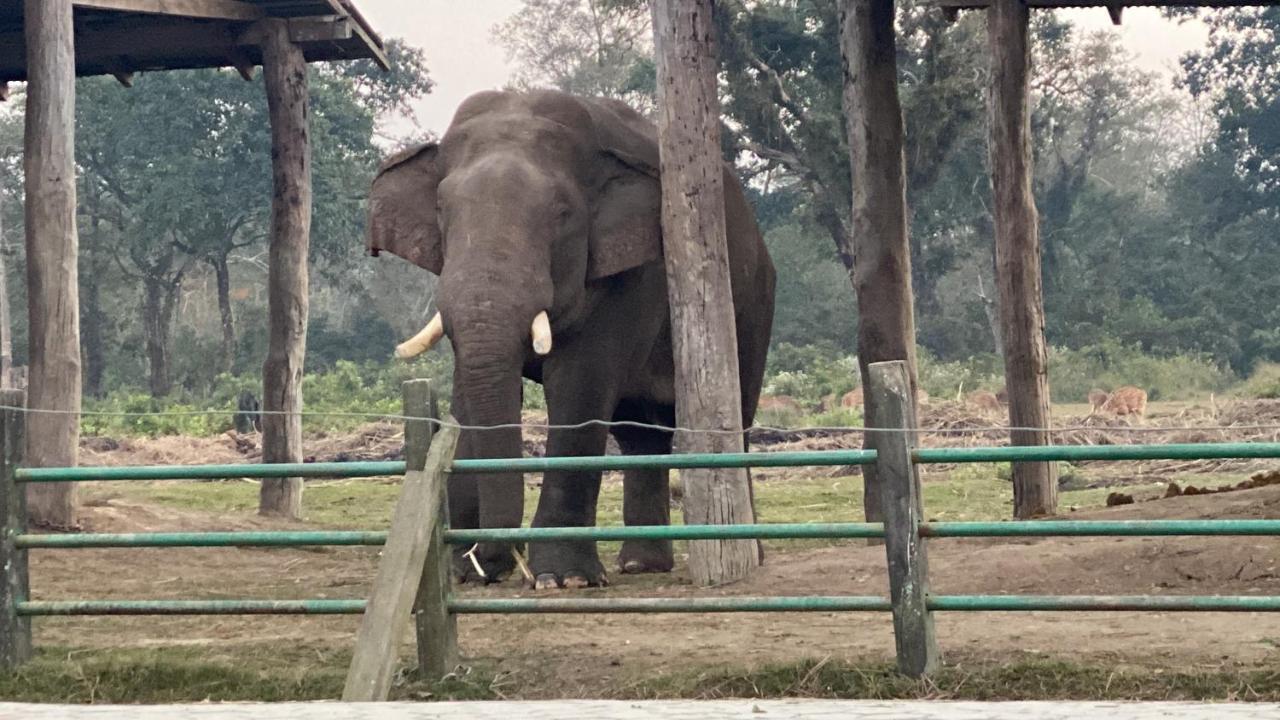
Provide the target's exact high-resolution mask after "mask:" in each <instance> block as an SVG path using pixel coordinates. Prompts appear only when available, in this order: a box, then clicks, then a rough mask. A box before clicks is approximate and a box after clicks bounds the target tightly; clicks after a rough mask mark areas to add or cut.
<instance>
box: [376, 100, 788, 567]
mask: <svg viewBox="0 0 1280 720" xmlns="http://www.w3.org/2000/svg"><path fill="white" fill-rule="evenodd" d="M725 181H726V188H725V194H726V208H727V211H726V221H727V226H728V241H729V261H730V268H731V272H732V282H733V300H734V308H735V313H734V314H735V317H736V322H737V330H738V344H739V352H738V356H739V357H738V360H739V366H740V369H741V386H742V407H743V418H744V422H746V423H747V424H748V425H749V424H750V423H751V421H752V418H753V416H754V411H755V407H756V400H757V399H758V397H759V394H760V385H761V378H762V376H763V374H764V364H765V353H766V349H767V347H768V344H769V333H770V328H771V325H772V322H773V298H774V270H773V265H772V263H771V261H770V259H769V256H768V252H767V251H766V250H765V246H764V242H763V240H762V239H761V237H760V232H759V229H758V228H757V227H756V222H755V217H754V215H753V213H752V211H751V209H750V207H749V206H748V205H747V202H746V200H745V197H744V196H743V192H742V188H741V186H740V185H739V183H738V181H737V179H736V178H735V177H734V176H733V174H732V173H731V172H729V171H728V169H727V168H726V172H725ZM660 209H661V193H660V186H659V183H658V148H657V133H656V129H655V128H654V126H653V124H652V123H650V122H649V121H647V120H645V119H644V118H643V117H642V116H640V115H639V114H638V113H636V112H634V111H632V110H631V109H630V108H628V107H627V106H625V105H623V104H622V103H619V102H615V101H610V100H599V99H582V98H577V97H573V96H570V95H566V94H564V93H560V92H554V91H536V92H531V93H511V92H485V93H480V94H478V95H475V96H472V97H471V98H469V99H468V100H466V101H465V102H464V103H463V104H462V106H461V107H460V108H459V109H458V112H457V114H456V115H455V117H454V119H453V123H452V125H451V126H450V128H449V130H448V132H447V133H446V134H445V136H444V138H443V139H442V140H441V141H440V142H439V144H435V143H432V144H428V145H423V146H420V147H416V148H411V149H409V150H407V151H405V152H403V153H400V154H399V155H397V156H396V157H394V158H391V159H390V160H388V161H387V163H386V164H384V165H383V168H382V169H381V171H380V172H379V174H378V177H377V179H375V180H374V184H373V190H372V194H371V196H370V235H369V246H370V249H371V250H372V251H373V252H374V254H377V251H379V250H386V251H389V252H392V253H394V254H396V255H399V256H400V257H403V258H405V259H407V260H409V261H410V262H413V263H415V264H417V265H419V266H421V267H423V268H425V269H427V270H429V271H430V272H432V273H435V274H437V275H439V276H440V283H439V288H438V295H437V298H438V305H439V309H440V311H441V313H442V315H443V317H444V326H445V332H446V334H447V336H448V337H449V339H450V341H451V342H452V344H453V350H454V354H455V357H456V369H455V371H454V385H453V387H454V391H453V392H454V395H453V405H452V408H453V414H454V415H455V416H456V417H457V418H458V420H459V421H460V422H461V423H463V424H464V425H478V426H493V425H502V424H508V423H519V422H520V409H521V376H522V375H523V376H524V377H527V378H530V379H532V380H535V381H537V382H540V383H542V385H543V387H544V388H545V390H546V398H547V409H548V415H549V421H550V424H552V425H574V424H578V423H582V422H583V421H587V420H600V419H603V420H633V421H640V422H645V423H654V424H660V425H664V426H671V425H673V424H674V420H675V408H674V403H675V397H674V392H673V360H672V350H671V329H670V311H669V307H668V304H667V287H666V274H665V269H664V266H663V260H662V237H661V229H660ZM543 310H546V311H548V313H549V315H550V319H551V327H552V333H553V338H554V347H553V349H552V351H551V353H550V354H549V355H547V356H545V357H542V356H538V355H536V354H535V353H534V352H533V350H532V346H531V338H530V324H531V322H532V320H533V318H534V316H535V315H537V314H538V313H539V312H541V311H543ZM607 432H610V430H607V429H606V428H603V427H589V428H585V429H581V430H551V432H550V435H549V437H548V441H547V454H548V455H549V456H565V455H570V456H572V455H602V454H604V451H605V441H606V433H607ZM611 432H612V433H613V435H614V437H615V438H616V439H617V441H618V444H619V446H620V447H621V448H622V450H623V452H624V453H627V454H660V453H668V452H670V451H671V436H670V434H668V433H664V432H660V431H653V430H641V429H629V428H625V427H621V428H614V429H613V430H612V431H611ZM458 452H459V454H458V457H459V458H504V457H519V456H520V454H521V435H520V431H519V429H510V430H507V429H500V430H485V431H464V432H463V433H462V437H461V440H460V445H459V448H458ZM599 491H600V473H594V472H551V473H547V474H546V476H545V477H544V478H543V483H542V493H541V498H540V500H539V503H538V509H537V513H536V515H535V516H534V521H533V525H534V526H535V527H556V526H590V525H594V524H595V520H596V500H597V497H598V495H599ZM669 507H670V506H669V490H668V483H667V473H666V472H665V471H654V470H643V471H630V472H627V473H626V475H625V483H624V501H623V517H624V519H625V521H626V523H627V524H628V525H665V524H667V523H669V522H670V509H669ZM523 509H524V486H523V482H522V478H521V476H519V475H512V474H505V475H504V474H496V475H485V476H474V475H468V476H459V477H456V478H451V479H450V482H449V515H450V522H451V524H452V526H453V527H455V528H476V527H482V528H502V527H519V526H520V524H521V520H522V515H523ZM476 558H477V560H478V561H479V563H480V565H481V567H483V569H484V570H485V575H486V576H487V577H486V578H485V579H486V580H488V581H495V580H497V579H499V578H502V577H505V576H507V575H509V574H510V572H511V571H512V570H513V567H514V564H513V558H512V554H511V548H510V547H509V546H505V545H492V546H485V545H482V546H481V547H479V548H478V549H477V552H476ZM618 564H619V567H620V568H621V569H622V570H623V572H666V571H669V570H670V569H671V566H672V548H671V543H669V542H627V543H625V544H624V545H623V547H622V551H621V553H620V555H619V558H618ZM529 565H530V567H531V569H532V571H533V573H534V574H535V575H536V576H537V578H538V583H537V584H538V586H539V587H555V586H557V585H558V586H560V587H582V586H586V585H597V584H602V583H603V582H604V581H605V574H604V568H603V567H602V565H601V563H600V559H599V556H598V555H597V552H596V547H595V543H591V542H564V543H534V544H532V545H531V546H530V548H529ZM455 570H456V572H457V573H458V575H459V577H460V578H461V579H463V580H467V579H479V577H478V574H477V573H476V572H475V570H474V568H473V566H472V564H471V563H470V562H469V561H466V560H463V559H462V558H461V557H460V556H456V557H455Z"/></svg>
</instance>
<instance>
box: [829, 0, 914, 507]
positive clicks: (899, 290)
mask: <svg viewBox="0 0 1280 720" xmlns="http://www.w3.org/2000/svg"><path fill="white" fill-rule="evenodd" d="M893 21H894V9H893V0H840V26H841V49H842V54H843V57H844V70H845V72H844V109H845V117H846V118H847V119H848V123H847V124H848V127H849V157H850V163H851V168H852V171H853V239H854V240H853V241H854V269H853V285H854V288H855V290H856V291H857V296H858V369H859V371H860V372H861V375H862V387H863V388H866V389H868V390H869V389H870V387H871V375H870V368H871V366H872V365H873V364H874V363H878V362H884V361H891V360H902V361H904V362H905V363H906V371H907V378H908V381H909V383H910V386H911V398H912V401H913V402H914V399H915V391H916V385H917V380H916V326H915V299H914V295H913V293H912V291H911V246H910V241H909V239H908V231H907V197H906V161H905V154H904V149H903V135H904V130H903V122H902V104H901V102H900V101H899V99H898V67H897V61H896V58H895V53H896V40H895V37H894V24H893ZM863 398H864V402H865V403H866V413H867V414H866V416H867V418H875V417H878V416H879V413H877V412H876V410H877V408H876V407H875V405H876V403H877V402H879V399H878V398H877V396H876V395H875V394H874V393H871V392H864V393H863ZM885 439H886V438H885V436H883V435H881V434H879V433H867V435H866V439H865V440H864V443H865V445H866V447H868V448H876V447H878V444H879V443H880V442H881V441H882V440H885ZM862 473H863V481H864V485H865V488H866V493H865V503H864V505H865V509H864V512H865V513H866V517H867V521H868V522H878V521H880V520H882V519H883V516H882V514H881V509H882V505H883V503H882V500H881V494H882V487H881V483H880V478H879V474H878V473H877V472H876V469H875V467H874V466H869V465H868V466H864V467H863V470H862Z"/></svg>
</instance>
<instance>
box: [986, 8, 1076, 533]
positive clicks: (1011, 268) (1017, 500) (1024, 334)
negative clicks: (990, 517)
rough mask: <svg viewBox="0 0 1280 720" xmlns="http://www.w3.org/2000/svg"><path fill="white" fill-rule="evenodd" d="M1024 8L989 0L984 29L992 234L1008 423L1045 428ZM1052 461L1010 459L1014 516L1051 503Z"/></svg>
mask: <svg viewBox="0 0 1280 720" xmlns="http://www.w3.org/2000/svg"><path fill="white" fill-rule="evenodd" d="M1027 22H1028V10H1027V6H1026V5H1024V4H1023V3H1022V2H1021V0H991V6H990V8H989V9H988V10H987V36H988V44H989V46H990V48H991V91H990V93H991V94H990V98H989V105H988V110H989V120H988V122H989V126H990V132H991V138H990V147H989V150H990V153H991V188H992V195H993V202H994V208H995V209H994V216H995V235H996V287H997V288H998V290H999V293H1000V325H1001V330H1002V333H1001V334H1002V335H1003V337H1004V367H1005V370H1004V373H1005V386H1006V387H1007V388H1008V394H1009V423H1010V424H1011V425H1012V426H1013V427H1015V428H1019V427H1021V428H1047V427H1049V422H1050V412H1049V360H1048V352H1047V349H1046V347H1045V339H1044V296H1043V289H1042V284H1041V277H1040V272H1041V271H1040V228H1039V217H1038V215H1037V213H1036V201H1035V195H1034V194H1033V192H1032V189H1031V188H1032V186H1031V177H1032V172H1033V170H1034V168H1035V166H1034V161H1033V159H1032V154H1031V98H1030V95H1031V85H1030V79H1029V68H1030V65H1031V50H1030V41H1029V38H1028V33H1027ZM1011 440H1012V442H1013V444H1014V445H1048V444H1050V442H1051V440H1052V437H1051V435H1050V433H1049V432H1048V431H1047V430H1015V431H1014V432H1013V434H1012V437H1011ZM1057 507H1058V483H1057V473H1056V472H1055V469H1054V466H1053V464H1052V463H1015V464H1014V466H1013V512H1014V516H1016V517H1019V518H1029V517H1035V516H1037V515H1048V514H1052V513H1054V512H1056V511H1057Z"/></svg>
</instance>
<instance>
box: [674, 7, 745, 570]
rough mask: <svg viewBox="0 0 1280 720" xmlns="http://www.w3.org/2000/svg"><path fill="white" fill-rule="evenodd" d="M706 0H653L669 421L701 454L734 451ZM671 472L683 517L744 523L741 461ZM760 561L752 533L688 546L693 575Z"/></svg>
mask: <svg viewBox="0 0 1280 720" xmlns="http://www.w3.org/2000/svg"><path fill="white" fill-rule="evenodd" d="M713 8H714V4H713V0H655V2H654V4H653V33H654V38H655V42H656V44H657V67H658V145H659V149H660V154H661V164H662V236H663V238H662V242H663V249H664V252H663V254H664V257H665V261H666V267H667V287H668V293H669V295H670V298H671V337H672V346H673V350H674V355H675V390H676V393H675V394H676V397H677V398H679V399H680V401H679V402H677V403H676V425H677V426H678V427H682V428H692V429H694V430H695V432H691V433H684V434H682V435H683V436H682V437H680V438H678V441H679V443H680V446H681V449H683V450H684V451H686V452H703V453H706V452H742V451H743V432H742V430H743V427H742V400H741V398H742V394H741V387H740V385H739V375H738V338H737V332H736V325H735V318H734V310H733V307H734V305H733V295H732V289H731V287H730V284H729V261H728V240H727V237H726V234H725V188H724V170H723V169H722V168H723V160H722V159H721V157H720V143H719V134H720V113H719V98H718V97H717V95H716V49H715V32H716V31H715V25H714V23H713V20H712V17H713V13H714V10H713ZM699 430H701V431H704V432H697V431H699ZM705 431H709V432H705ZM726 431H727V432H726ZM682 476H683V478H684V487H685V500H684V508H685V522H686V523H687V524H696V525H726V524H734V523H751V522H754V520H755V515H754V509H753V508H752V505H751V487H750V479H749V477H748V475H747V472H746V471H745V470H740V469H722V470H695V471H692V472H690V471H685V472H682ZM759 562H760V558H759V550H758V545H757V543H755V542H753V541H742V540H715V541H699V542H695V543H691V544H690V546H689V570H690V574H691V575H692V576H693V578H694V580H695V582H698V583H700V584H704V585H709V584H713V583H723V582H727V581H731V580H737V579H740V578H743V577H745V576H746V575H747V574H748V573H750V571H751V569H752V568H754V567H755V566H756V565H758V564H759Z"/></svg>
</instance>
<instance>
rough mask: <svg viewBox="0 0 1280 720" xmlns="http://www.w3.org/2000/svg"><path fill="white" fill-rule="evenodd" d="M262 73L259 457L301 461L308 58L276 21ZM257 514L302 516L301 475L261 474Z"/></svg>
mask: <svg viewBox="0 0 1280 720" xmlns="http://www.w3.org/2000/svg"><path fill="white" fill-rule="evenodd" d="M262 30H263V43H262V55H263V60H262V75H263V78H264V80H265V83H266V90H267V106H268V109H269V112H270V116H271V176H272V182H273V187H274V192H273V194H272V197H271V250H270V260H269V262H270V267H269V269H268V273H267V307H268V311H267V312H268V327H269V329H268V332H269V334H270V337H269V339H268V345H267V359H266V362H265V363H264V364H263V368H262V409H263V410H264V411H265V412H264V415H263V417H262V459H263V461H264V462H269V463H296V462H302V418H301V417H300V416H299V415H298V413H300V412H301V411H302V365H303V361H304V359H305V356H306V346H307V309H308V298H307V285H308V281H307V251H308V246H309V245H310V242H311V143H310V138H309V130H308V125H307V63H306V59H305V58H304V57H303V55H302V50H301V49H300V48H299V47H298V46H297V45H294V44H293V42H291V41H290V39H289V30H288V26H287V25H286V24H285V23H284V22H283V21H279V20H269V21H264V22H263V25H262ZM258 512H259V513H261V514H263V515H279V516H283V517H289V518H297V517H300V516H301V514H302V478H282V479H279V480H263V481H262V491H261V495H260V497H259V500H258Z"/></svg>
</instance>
